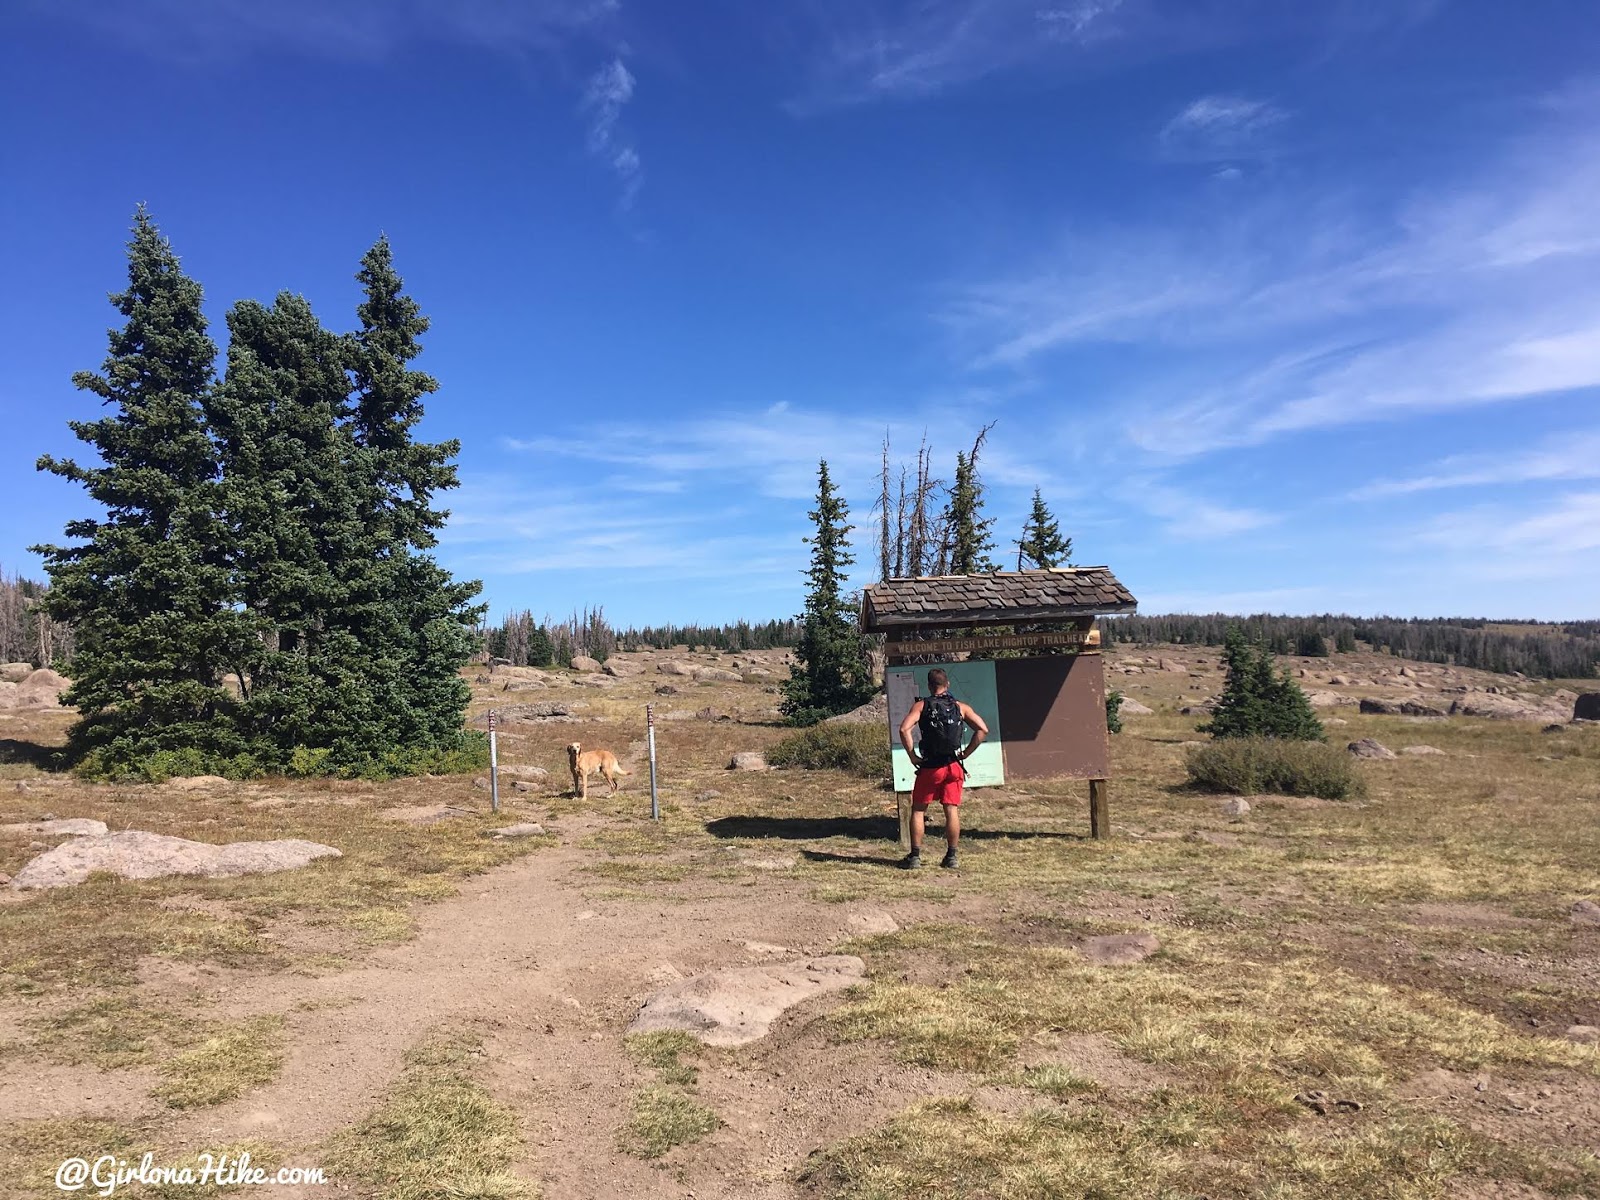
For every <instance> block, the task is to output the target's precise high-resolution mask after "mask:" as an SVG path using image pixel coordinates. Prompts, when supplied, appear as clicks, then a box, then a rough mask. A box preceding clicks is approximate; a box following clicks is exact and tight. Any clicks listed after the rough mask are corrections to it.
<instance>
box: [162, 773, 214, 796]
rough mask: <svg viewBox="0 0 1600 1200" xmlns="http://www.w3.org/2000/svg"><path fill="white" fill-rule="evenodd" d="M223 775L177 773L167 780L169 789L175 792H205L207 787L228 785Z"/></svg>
mask: <svg viewBox="0 0 1600 1200" xmlns="http://www.w3.org/2000/svg"><path fill="white" fill-rule="evenodd" d="M227 786H228V781H227V780H226V779H224V778H223V777H222V776H221V775H175V776H173V777H172V778H171V779H169V780H167V790H168V791H173V792H203V791H205V790H206V789H207V788H213V787H227Z"/></svg>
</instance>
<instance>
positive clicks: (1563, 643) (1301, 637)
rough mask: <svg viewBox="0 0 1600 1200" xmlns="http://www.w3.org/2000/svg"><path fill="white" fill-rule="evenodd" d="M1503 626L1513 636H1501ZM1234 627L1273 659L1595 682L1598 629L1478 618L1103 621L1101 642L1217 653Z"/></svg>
mask: <svg viewBox="0 0 1600 1200" xmlns="http://www.w3.org/2000/svg"><path fill="white" fill-rule="evenodd" d="M1501 625H1510V626H1514V627H1518V628H1513V629H1503V628H1497V627H1496V626H1501ZM1234 626H1237V627H1239V628H1240V629H1241V630H1242V631H1243V633H1244V635H1245V637H1246V638H1247V639H1248V640H1250V641H1251V642H1253V643H1260V644H1263V645H1265V646H1266V647H1267V648H1268V649H1269V650H1271V651H1272V652H1273V653H1275V654H1302V655H1307V656H1317V657H1321V656H1325V655H1327V654H1328V653H1330V652H1331V653H1350V652H1352V651H1354V650H1356V649H1358V648H1359V647H1360V646H1362V645H1365V646H1366V647H1368V648H1370V649H1373V650H1377V651H1380V652H1385V653H1389V654H1393V655H1395V656H1397V657H1399V658H1408V659H1413V660H1415V661H1417V662H1431V663H1442V664H1453V665H1455V666H1462V667H1474V668H1477V669H1480V670H1484V671H1497V672H1500V673H1503V674H1509V673H1510V672H1513V671H1520V672H1522V674H1524V675H1529V676H1534V677H1538V678H1543V679H1586V678H1589V677H1592V676H1594V675H1596V674H1600V621H1576V622H1570V623H1567V624H1545V623H1541V622H1535V621H1515V622H1510V621H1507V622H1497V621H1490V620H1486V619H1482V618H1442V617H1441V618H1420V617H1412V618H1400V617H1351V616H1343V615H1335V614H1331V613H1325V614H1323V615H1321V616H1311V617H1289V616H1275V615H1272V614H1267V613H1258V614H1256V615H1254V616H1249V617H1236V616H1228V615H1226V614H1223V613H1208V614H1205V615H1192V614H1174V615H1170V616H1131V617H1112V618H1109V619H1105V620H1102V621H1101V622H1100V628H1101V631H1102V634H1101V636H1102V637H1103V638H1105V639H1106V641H1108V642H1129V643H1136V644H1139V643H1143V644H1157V643H1177V644H1180V645H1197V646H1221V645H1223V644H1224V643H1225V641H1226V640H1227V636H1228V630H1229V629H1230V628H1231V627H1234Z"/></svg>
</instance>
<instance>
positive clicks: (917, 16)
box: [792, 0, 1123, 111]
mask: <svg viewBox="0 0 1600 1200" xmlns="http://www.w3.org/2000/svg"><path fill="white" fill-rule="evenodd" d="M1122 6H1123V0H1072V2H1069V3H1058V4H1049V5H1042V6H1041V5H1040V4H1039V3H1038V0H922V2H918V3H911V4H887V5H885V4H881V3H855V2H853V0H852V3H850V4H848V5H839V6H837V7H836V8H834V9H832V10H831V11H828V12H826V13H825V16H824V18H823V27H822V30H821V36H820V39H819V41H820V51H819V53H818V54H817V56H816V58H815V60H814V62H813V64H812V78H811V80H810V81H809V83H808V85H807V88H806V91H805V92H804V94H803V95H802V96H801V97H799V98H798V99H796V100H795V101H794V102H793V105H792V107H794V108H796V109H798V110H801V111H807V110H814V109H819V108H829V107H836V106H840V105H848V104H857V103H861V102H864V101H868V100H874V99H892V98H908V97H917V96H927V95H931V94H933V93H935V92H939V91H942V90H943V89H945V88H947V87H951V86H955V85H959V84H964V83H970V82H972V81H974V80H977V79H981V78H984V77H985V76H988V75H991V74H993V73H995V72H996V71H1000V70H1004V69H1006V68H1008V67H1015V66H1019V65H1024V64H1028V63H1031V62H1034V61H1036V60H1038V59H1039V58H1041V57H1049V56H1058V55H1061V54H1064V53H1072V52H1074V51H1081V50H1082V48H1083V47H1085V46H1087V45H1090V44H1092V43H1096V42H1100V41H1103V40H1105V39H1108V38H1113V37H1115V36H1117V30H1116V26H1115V24H1114V17H1115V15H1116V14H1117V12H1118V11H1119V10H1120V9H1121V8H1122Z"/></svg>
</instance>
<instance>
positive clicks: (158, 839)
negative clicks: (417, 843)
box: [11, 830, 340, 888]
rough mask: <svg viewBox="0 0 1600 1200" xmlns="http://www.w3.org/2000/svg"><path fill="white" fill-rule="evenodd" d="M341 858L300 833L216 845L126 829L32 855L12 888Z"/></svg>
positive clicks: (288, 867) (219, 873)
mask: <svg viewBox="0 0 1600 1200" xmlns="http://www.w3.org/2000/svg"><path fill="white" fill-rule="evenodd" d="M330 857H331V858H338V857H340V852H339V851H338V850H336V849H334V848H333V847H332V846H324V845H321V844H320V843H318V842H308V841H304V840H302V839H300V838H284V839H281V840H279V841H272V842H231V843H229V844H227V845H223V846H214V845H212V844H210V843H209V842H191V841H189V840H188V839H187V838H179V837H168V836H167V835H165V834H161V833H144V832H142V831H140V830H128V831H125V832H122V833H106V834H100V835H98V836H91V837H79V838H74V839H73V840H72V841H70V842H63V843H62V844H61V845H59V846H57V847H56V848H55V849H54V850H48V851H46V852H45V853H43V854H41V855H39V857H37V858H35V859H33V860H32V861H31V862H29V863H28V864H27V865H26V866H24V867H23V868H22V870H20V871H18V872H17V875H16V878H15V879H13V880H12V881H11V886H12V887H14V888H51V887H70V886H72V885H74V884H79V883H82V882H83V881H84V880H85V879H87V878H89V876H90V874H91V873H93V872H95V871H110V872H111V873H112V874H114V875H120V876H122V878H124V879H157V878H160V877H161V876H163V875H204V876H205V877H206V878H208V879H219V878H224V877H226V876H231V875H251V874H255V873H258V872H269V871H292V870H294V869H295V868H297V867H303V866H305V865H306V864H307V863H309V862H312V861H313V860H315V859H318V858H330Z"/></svg>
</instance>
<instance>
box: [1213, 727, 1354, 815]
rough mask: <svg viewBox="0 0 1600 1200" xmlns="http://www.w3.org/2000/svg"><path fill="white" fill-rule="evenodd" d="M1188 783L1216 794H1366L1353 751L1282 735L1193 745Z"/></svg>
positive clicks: (1347, 796)
mask: <svg viewBox="0 0 1600 1200" xmlns="http://www.w3.org/2000/svg"><path fill="white" fill-rule="evenodd" d="M1186 766H1187V767H1188V771H1189V782H1190V783H1192V784H1194V785H1195V786H1196V787H1200V788H1205V789H1206V790H1208V791H1214V792H1234V793H1237V794H1238V795H1241V796H1254V795H1257V794H1259V793H1263V792H1270V793H1274V794H1276V795H1281V796H1319V797H1321V798H1322V799H1324V800H1351V799H1355V798H1357V797H1360V796H1363V795H1365V794H1366V783H1365V781H1364V780H1363V779H1362V778H1361V774H1360V772H1359V771H1358V770H1357V769H1356V765H1355V763H1354V761H1353V760H1352V759H1351V757H1350V755H1349V754H1348V753H1347V752H1345V751H1343V750H1339V749H1337V748H1335V747H1333V746H1329V745H1326V744H1324V743H1322V742H1302V741H1288V740H1285V739H1283V738H1260V737H1248V738H1218V739H1217V740H1216V741H1214V742H1210V743H1208V744H1207V745H1204V746H1194V747H1191V748H1190V750H1189V753H1188V755H1187V762H1186Z"/></svg>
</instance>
